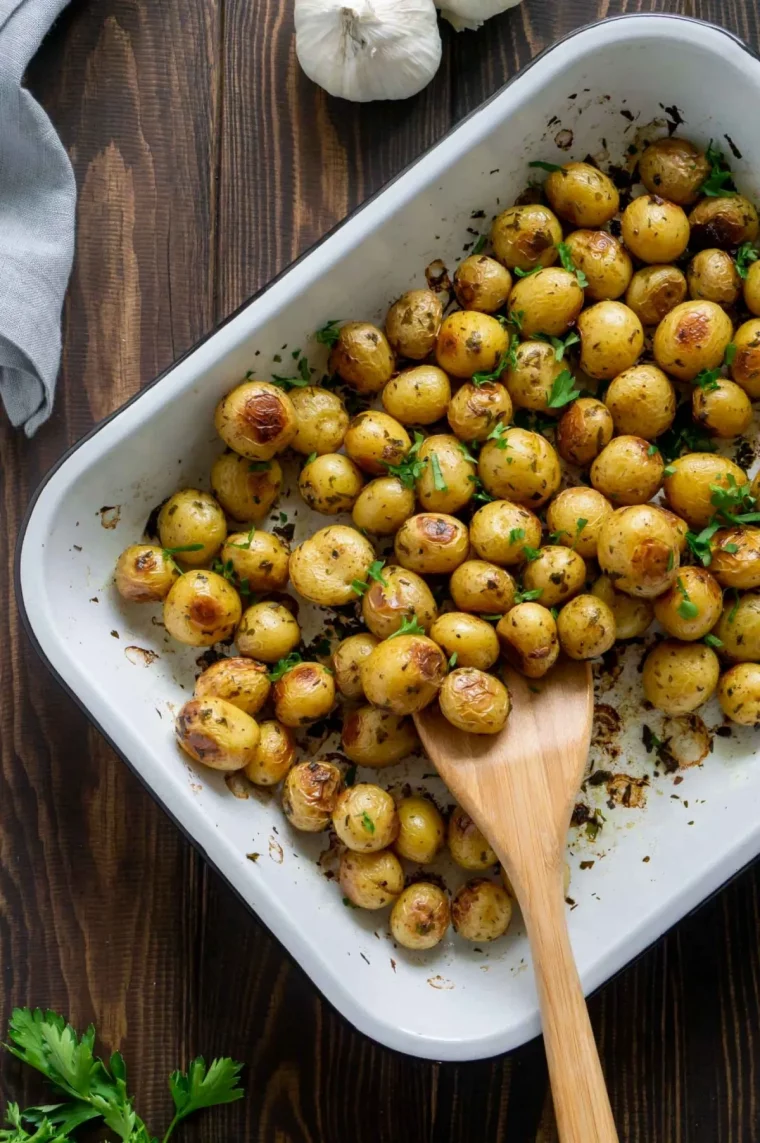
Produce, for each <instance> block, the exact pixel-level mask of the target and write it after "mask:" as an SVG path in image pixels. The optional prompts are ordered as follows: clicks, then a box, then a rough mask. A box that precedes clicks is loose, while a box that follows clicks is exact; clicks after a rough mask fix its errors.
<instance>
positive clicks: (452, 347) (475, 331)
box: [435, 310, 509, 378]
mask: <svg viewBox="0 0 760 1143" xmlns="http://www.w3.org/2000/svg"><path fill="white" fill-rule="evenodd" d="M508 349H509V333H508V332H507V330H506V329H504V327H503V326H502V325H501V324H500V323H499V322H498V321H497V320H496V318H494V317H490V316H489V314H483V313H479V312H478V311H477V310H456V311H455V312H454V313H453V314H449V316H448V317H446V318H444V319H443V323H442V325H441V330H440V333H439V334H438V340H437V342H436V347H435V355H436V360H437V362H438V365H439V366H440V367H441V369H443V370H444V371H445V372H446V373H448V374H449V375H450V376H451V377H463V378H470V377H472V376H473V374H475V373H492V372H493V370H494V369H495V367H496V363H497V361H498V360H499V358H500V357H501V356H502V354H504V353H506V352H507V350H508Z"/></svg>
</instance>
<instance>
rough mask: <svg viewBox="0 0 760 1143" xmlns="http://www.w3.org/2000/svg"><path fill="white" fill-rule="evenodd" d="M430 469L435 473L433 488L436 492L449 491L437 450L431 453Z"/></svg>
mask: <svg viewBox="0 0 760 1143" xmlns="http://www.w3.org/2000/svg"><path fill="white" fill-rule="evenodd" d="M430 470H431V472H432V473H433V488H434V489H435V491H436V492H448V490H449V486H448V484H447V483H446V481H445V480H444V477H443V472H442V471H441V462H440V460H439V459H438V453H437V452H431V454H430Z"/></svg>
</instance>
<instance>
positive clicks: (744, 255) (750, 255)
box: [734, 242, 758, 278]
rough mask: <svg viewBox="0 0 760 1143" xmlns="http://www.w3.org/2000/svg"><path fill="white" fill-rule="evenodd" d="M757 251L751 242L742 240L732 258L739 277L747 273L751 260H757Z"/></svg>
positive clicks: (743, 276)
mask: <svg viewBox="0 0 760 1143" xmlns="http://www.w3.org/2000/svg"><path fill="white" fill-rule="evenodd" d="M757 259H758V253H757V250H756V249H755V247H754V246H753V244H752V243H751V242H742V244H741V246H740V247H739V249H738V250H737V251H736V257H735V259H734V261H735V263H736V272H737V274H738V275H739V277H740V278H746V277H747V275H748V274H749V268H750V266H751V265H752V263H753V262H757Z"/></svg>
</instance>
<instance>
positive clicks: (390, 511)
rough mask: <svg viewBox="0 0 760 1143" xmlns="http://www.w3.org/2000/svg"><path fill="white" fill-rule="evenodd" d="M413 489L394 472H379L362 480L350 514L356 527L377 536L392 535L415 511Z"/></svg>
mask: <svg viewBox="0 0 760 1143" xmlns="http://www.w3.org/2000/svg"><path fill="white" fill-rule="evenodd" d="M414 505H415V499H414V492H413V490H412V489H411V488H407V487H406V486H405V485H404V484H402V483H401V481H400V480H399V479H398V477H397V476H378V477H377V478H376V479H375V480H370V482H369V484H365V486H364V488H362V490H361V492H360V493H359V495H358V496H357V498H356V500H355V501H354V506H353V509H352V511H351V517H352V519H353V521H354V524H356V527H357V528H360V529H363V530H364V531H365V532H372V533H373V534H374V535H376V536H393V535H394V534H395V533H396V532H398V530H399V528H400V527H401V525H402V524H403V523H404V520H408V519H409V517H410V516H411V515H412V513H413V512H414Z"/></svg>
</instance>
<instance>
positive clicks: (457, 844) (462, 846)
mask: <svg viewBox="0 0 760 1143" xmlns="http://www.w3.org/2000/svg"><path fill="white" fill-rule="evenodd" d="M447 841H448V844H449V851H450V852H451V856H452V857H453V859H454V861H455V862H456V863H457V865H459V866H461V868H462V869H469V870H470V871H471V872H472V873H485V871H486V870H487V869H491V868H492V867H493V866H494V865H496V863H497V861H498V860H499V859H498V857H497V856H496V852H495V850H493V849H492V848H491V844H490V842H488V841H487V840H486V838H485V837H484V836H483V834H482V833H481V832H480V830H479V829H478V827H477V826H476V825H475V822H474V821H473V820H472V818H471V817H469V816H468V815H467V814H466V813H465V812H464V810H463V809H462V807H461V806H455V807H454V809H453V811H452V814H451V817H450V818H449V828H448V834H447Z"/></svg>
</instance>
